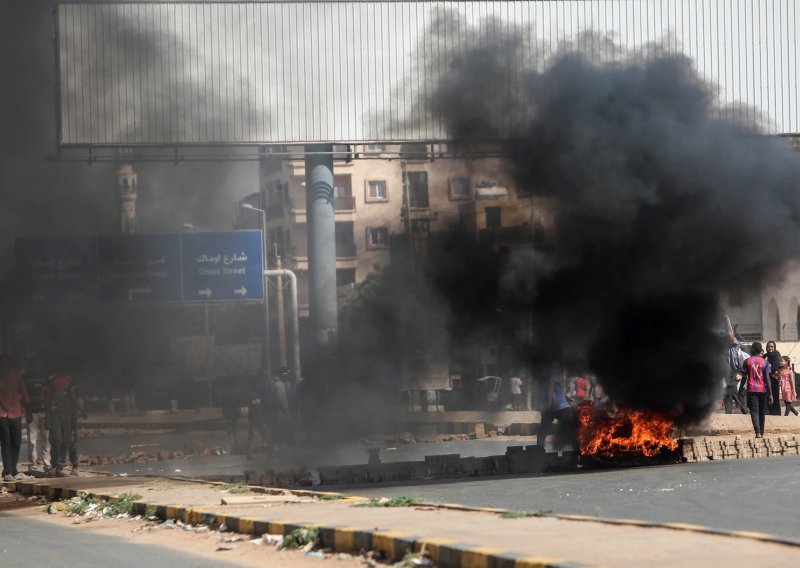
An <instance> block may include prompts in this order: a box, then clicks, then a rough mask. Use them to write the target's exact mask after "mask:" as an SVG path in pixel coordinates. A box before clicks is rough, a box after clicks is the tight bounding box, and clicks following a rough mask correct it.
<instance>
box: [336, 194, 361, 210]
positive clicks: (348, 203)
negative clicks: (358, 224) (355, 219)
mask: <svg viewBox="0 0 800 568" xmlns="http://www.w3.org/2000/svg"><path fill="white" fill-rule="evenodd" d="M333 210H334V211H355V210H356V198H355V197H353V196H352V195H348V196H346V197H337V198H336V199H334V200H333Z"/></svg>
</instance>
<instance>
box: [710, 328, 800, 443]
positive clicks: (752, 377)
mask: <svg viewBox="0 0 800 568" xmlns="http://www.w3.org/2000/svg"><path fill="white" fill-rule="evenodd" d="M728 338H729V340H730V347H729V349H728V377H727V378H726V381H725V398H724V404H725V412H726V413H728V414H730V413H731V412H732V411H733V406H734V404H735V405H737V406H739V408H740V410H741V411H742V413H746V412H749V413H750V418H751V420H752V422H753V430H754V431H755V435H756V438H763V437H764V423H765V421H766V415H767V414H768V413H769V414H772V415H776V416H779V415H780V414H781V404H780V403H781V401H783V403H784V405H785V411H784V416H788V415H789V413H790V412H791V413H792V414H794V415H795V416H798V411H797V409H796V408H795V407H794V403H795V401H796V400H797V390H796V387H795V380H794V370H793V369H792V363H791V360H790V359H789V357H786V356H781V354H780V353H779V352H778V350H777V346H776V345H775V342H774V341H768V342H767V352H766V354H765V353H764V348H763V346H762V345H761V343H760V342H758V341H756V342H754V343H753V344H752V345H751V346H750V354H749V355H748V354H747V353H746V352H745V351H744V350H743V349H742V347H741V344H740V343H739V342H738V341H737V340H736V338H735V336H734V334H733V332H729V334H728Z"/></svg>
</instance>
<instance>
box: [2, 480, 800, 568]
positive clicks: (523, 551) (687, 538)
mask: <svg viewBox="0 0 800 568" xmlns="http://www.w3.org/2000/svg"><path fill="white" fill-rule="evenodd" d="M6 486H7V487H8V488H9V490H14V489H16V491H18V492H21V493H23V494H26V495H32V494H44V495H49V496H50V497H52V498H55V499H59V498H69V497H72V496H74V495H77V494H78V493H79V492H85V493H89V494H93V495H94V496H97V497H102V496H108V497H112V496H117V495H121V494H123V493H134V494H137V495H141V496H142V498H141V499H140V500H139V501H137V503H136V505H135V509H134V512H135V513H136V514H144V512H145V510H147V509H148V508H150V507H155V508H156V512H157V515H158V516H159V517H160V518H161V519H162V520H167V519H179V520H181V521H182V522H185V523H190V524H193V525H196V524H209V525H213V526H218V525H221V524H223V523H224V524H225V525H227V527H228V528H229V529H230V530H233V531H234V532H241V533H246V534H252V535H260V534H264V533H270V534H288V533H289V532H291V531H292V530H294V529H296V528H300V527H312V526H313V527H317V528H319V529H320V535H321V539H322V546H323V547H325V548H331V549H334V550H335V551H337V552H358V551H359V550H361V549H367V550H369V549H372V550H377V551H379V552H381V553H382V554H383V555H384V557H385V558H386V559H388V560H399V559H400V558H402V557H403V555H404V554H405V553H406V552H407V551H410V550H416V551H419V550H421V549H422V548H423V547H424V549H425V550H426V551H427V552H428V553H429V554H430V555H431V556H432V558H433V559H434V561H436V563H437V565H438V566H442V567H448V566H464V567H467V568H469V567H489V566H492V567H497V568H505V567H515V568H524V567H531V566H556V567H561V566H564V567H566V566H573V567H574V566H631V567H634V566H635V567H638V566H642V565H643V564H647V565H648V566H651V567H656V566H668V565H669V566H673V565H675V564H676V563H677V564H679V565H681V566H707V565H711V564H713V563H725V565H726V568H733V567H738V566H742V567H745V566H747V567H748V568H750V567H752V566H767V565H769V566H779V565H780V566H787V565H790V564H792V563H797V562H798V561H800V541H793V540H788V539H782V538H779V537H773V536H770V535H765V534H757V533H743V532H732V533H731V532H723V531H717V530H715V529H709V528H704V527H697V526H689V525H680V524H671V525H659V524H651V523H642V522H639V521H635V520H603V519H596V518H592V517H580V516H568V515H562V516H528V517H519V516H513V518H507V517H504V516H503V515H502V514H501V511H500V510H497V509H493V510H478V509H468V508H464V507H459V506H457V505H453V506H435V505H430V504H416V505H414V506H410V507H396V508H384V507H371V506H363V505H364V503H366V500H364V499H361V498H358V497H344V496H341V495H338V494H330V493H328V494H324V493H315V492H309V491H293V492H287V491H284V490H267V489H261V488H258V490H259V491H261V492H260V493H255V492H251V493H249V494H244V495H231V494H230V493H227V492H224V491H223V486H222V485H219V484H210V483H200V482H192V481H186V480H178V479H165V478H119V477H102V476H99V477H79V478H69V479H50V480H36V481H26V482H16V483H9V484H6ZM323 496H327V497H323ZM223 500H226V501H230V502H232V503H233V504H228V505H223V504H222V501H223Z"/></svg>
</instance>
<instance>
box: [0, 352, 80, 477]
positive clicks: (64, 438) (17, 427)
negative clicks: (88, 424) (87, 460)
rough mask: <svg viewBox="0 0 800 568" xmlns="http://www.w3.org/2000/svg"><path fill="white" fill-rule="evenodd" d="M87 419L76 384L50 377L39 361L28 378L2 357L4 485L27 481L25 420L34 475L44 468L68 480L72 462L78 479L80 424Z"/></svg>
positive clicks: (0, 436) (63, 375)
mask: <svg viewBox="0 0 800 568" xmlns="http://www.w3.org/2000/svg"><path fill="white" fill-rule="evenodd" d="M78 415H81V416H83V417H84V418H85V417H86V413H85V412H84V411H83V408H82V407H81V405H80V403H79V401H78V396H77V389H76V386H75V382H74V381H73V380H72V377H70V376H69V375H68V374H66V373H64V372H62V371H58V372H55V373H53V374H50V375H47V373H46V372H45V368H44V364H43V363H42V361H36V362H35V363H34V366H33V368H32V369H31V370H30V372H27V373H25V376H23V374H22V373H20V372H19V371H18V370H17V369H16V368H15V367H14V366H13V365H12V364H11V362H10V361H9V360H8V358H6V357H3V356H0V453H2V458H3V472H2V476H3V480H4V481H11V480H13V479H24V478H27V477H28V475H27V474H25V473H23V472H20V471H19V470H18V464H19V455H20V450H21V448H22V427H23V419H24V420H25V425H26V431H27V439H28V461H29V462H30V470H29V471H36V469H35V468H36V467H37V465H39V464H41V467H42V470H41V471H43V472H44V473H46V474H48V475H50V476H53V477H55V476H63V475H66V474H65V473H64V468H65V467H66V465H67V463H68V460H69V463H70V465H71V470H70V474H71V475H77V474H78V449H77V437H78V436H77V429H78V428H77V426H78V424H77V421H78Z"/></svg>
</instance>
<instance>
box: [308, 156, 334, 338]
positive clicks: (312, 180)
mask: <svg viewBox="0 0 800 568" xmlns="http://www.w3.org/2000/svg"><path fill="white" fill-rule="evenodd" d="M305 162H306V215H307V219H308V280H309V304H310V305H309V309H310V312H311V313H310V316H311V322H312V325H313V330H314V333H315V334H316V340H317V345H318V346H320V347H333V346H334V341H335V338H336V327H337V309H336V228H335V219H334V212H333V146H331V145H330V144H321V145H313V146H306V157H305Z"/></svg>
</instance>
